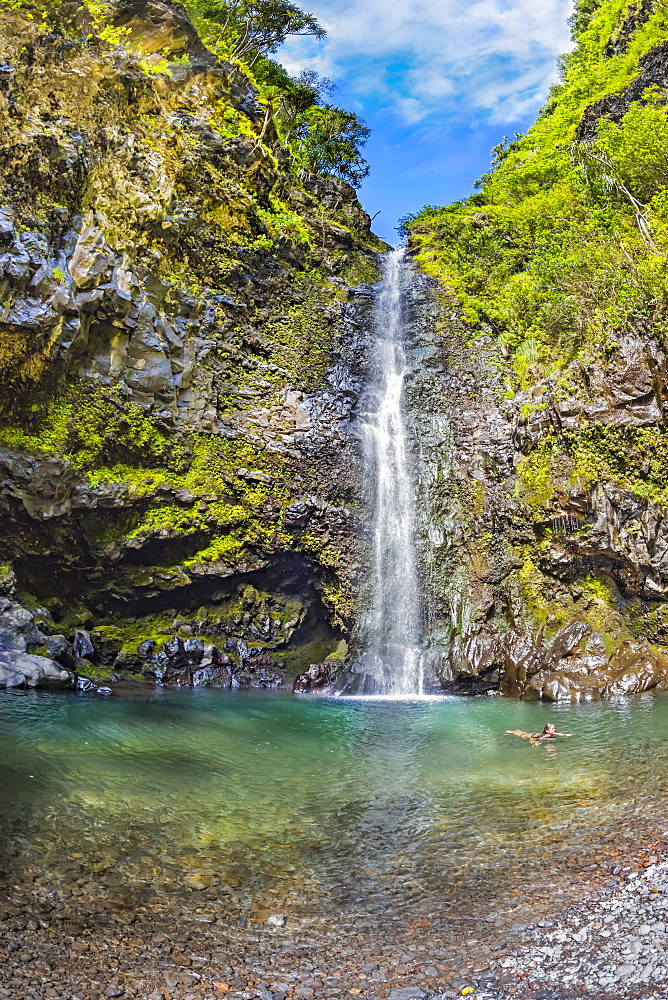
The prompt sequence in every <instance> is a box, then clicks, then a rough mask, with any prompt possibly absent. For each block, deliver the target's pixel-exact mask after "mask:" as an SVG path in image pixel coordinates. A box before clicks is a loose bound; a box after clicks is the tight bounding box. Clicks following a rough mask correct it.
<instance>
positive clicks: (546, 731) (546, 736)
mask: <svg viewBox="0 0 668 1000" xmlns="http://www.w3.org/2000/svg"><path fill="white" fill-rule="evenodd" d="M570 735H571V734H570V733H558V732H557V727H556V726H555V724H554V722H546V723H545V725H544V726H543V731H542V733H532V734H531V739H532V740H553V739H554V737H555V736H570Z"/></svg>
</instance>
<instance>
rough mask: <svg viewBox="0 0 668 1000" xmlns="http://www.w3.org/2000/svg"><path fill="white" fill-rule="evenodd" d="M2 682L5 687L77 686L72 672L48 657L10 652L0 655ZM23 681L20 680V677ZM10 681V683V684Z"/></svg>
mask: <svg viewBox="0 0 668 1000" xmlns="http://www.w3.org/2000/svg"><path fill="white" fill-rule="evenodd" d="M0 667H1V669H0V678H1V677H3V676H4V677H5V682H4V683H3V682H2V680H0V686H3V687H29V688H36V687H55V688H72V687H74V686H75V684H76V676H75V674H74V673H73V672H72V671H71V670H66V669H65V668H64V667H62V666H61V665H60V663H56V661H55V660H50V659H49V658H48V657H47V656H35V655H34V654H32V653H21V652H18V651H8V652H3V653H0ZM17 675H20V676H21V677H22V680H18V676H17ZM8 681H9V683H8Z"/></svg>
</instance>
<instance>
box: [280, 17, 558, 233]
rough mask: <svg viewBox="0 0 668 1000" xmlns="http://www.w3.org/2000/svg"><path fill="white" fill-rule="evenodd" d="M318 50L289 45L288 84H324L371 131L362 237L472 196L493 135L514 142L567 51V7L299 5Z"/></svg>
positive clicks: (285, 57) (303, 43)
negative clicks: (306, 73)
mask: <svg viewBox="0 0 668 1000" xmlns="http://www.w3.org/2000/svg"><path fill="white" fill-rule="evenodd" d="M300 6H302V7H303V8H304V9H306V10H308V11H309V12H310V13H312V14H314V15H315V16H316V17H317V18H318V20H319V21H320V23H321V24H322V25H323V26H324V27H325V28H326V29H327V32H328V37H327V39H326V40H325V41H324V42H316V41H315V40H314V39H311V38H293V39H290V40H289V41H288V43H287V44H286V45H285V46H284V47H283V48H282V49H281V51H280V53H278V54H277V56H276V58H277V59H278V60H279V61H280V62H281V63H282V64H283V65H284V66H285V67H286V69H287V70H288V71H289V72H291V73H298V72H299V71H300V70H301V69H303V68H305V67H308V68H311V69H315V70H317V71H318V72H319V73H321V74H322V75H324V76H330V77H332V78H333V79H334V80H335V82H336V84H337V88H336V90H335V91H334V92H333V94H332V96H331V100H332V102H333V103H335V104H339V105H341V106H342V107H347V108H350V109H352V110H354V111H356V112H357V113H358V114H359V115H361V116H362V117H363V118H364V119H365V120H366V122H367V124H368V125H369V126H370V127H371V129H372V136H371V139H370V140H369V143H368V145H367V147H366V150H365V155H366V158H367V159H368V160H369V162H370V164H371V174H370V176H369V178H368V179H367V180H366V181H365V182H364V184H363V186H362V188H361V200H362V203H363V205H364V207H365V208H366V210H367V211H368V212H369V213H370V214H371V215H373V214H374V213H376V212H380V214H379V215H378V217H377V218H376V219H375V221H374V226H373V228H374V230H375V232H377V233H378V234H379V235H380V236H382V237H383V238H384V239H386V240H387V241H388V242H390V243H396V242H397V233H396V229H395V227H396V225H397V221H398V220H399V219H400V218H401V217H402V216H403V215H406V214H408V213H410V212H415V211H417V210H418V209H419V208H421V206H422V205H425V204H438V205H442V204H447V203H448V202H451V201H454V200H455V199H457V198H461V197H464V196H466V195H468V194H470V193H471V191H472V190H473V183H474V181H475V180H476V178H478V177H480V175H481V174H483V173H484V172H485V170H487V169H488V167H489V162H490V150H491V148H492V146H494V145H495V144H496V143H497V142H499V140H500V139H501V138H502V137H503V136H504V135H511V136H512V135H513V133H514V132H516V131H517V132H522V131H525V130H526V128H527V127H528V126H529V125H530V124H531V122H532V121H533V120H534V118H535V115H536V111H537V110H538V108H539V107H540V106H541V104H542V103H543V101H544V100H545V96H546V94H547V91H548V89H549V87H550V84H551V83H553V82H554V80H555V79H556V61H557V57H558V56H559V55H560V54H561V53H562V52H565V51H566V50H567V49H568V48H569V47H570V41H569V32H568V25H567V23H566V19H567V18H568V16H569V14H570V12H571V8H572V3H571V0H474V2H466V0H464V2H462V0H314V2H309V0H304V2H303V3H302V4H300Z"/></svg>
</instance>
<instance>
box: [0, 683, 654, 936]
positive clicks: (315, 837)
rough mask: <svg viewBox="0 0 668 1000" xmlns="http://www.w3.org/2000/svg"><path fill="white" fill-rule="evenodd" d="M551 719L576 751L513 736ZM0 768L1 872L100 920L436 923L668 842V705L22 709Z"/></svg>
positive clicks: (220, 704)
mask: <svg viewBox="0 0 668 1000" xmlns="http://www.w3.org/2000/svg"><path fill="white" fill-rule="evenodd" d="M548 719H552V720H554V721H555V722H556V723H557V728H558V729H560V730H562V731H564V730H565V731H567V732H572V733H573V734H574V735H573V737H572V738H571V739H568V740H560V741H558V742H557V743H556V744H555V746H554V747H553V748H552V749H551V750H548V748H547V747H546V746H544V745H543V746H539V747H533V746H531V745H530V744H529V743H528V742H527V741H524V740H521V739H518V738H517V737H513V736H508V735H505V730H506V729H523V730H529V731H534V730H536V729H539V728H541V727H542V725H543V723H544V722H545V721H546V720H548ZM0 755H1V759H2V761H3V764H2V773H3V781H2V790H1V792H0V842H2V843H3V844H4V845H5V847H4V850H5V851H6V856H5V857H4V858H3V868H5V870H6V871H7V872H8V873H10V874H11V875H12V878H13V879H18V880H19V881H18V882H17V884H20V880H21V879H23V881H24V883H25V884H26V885H27V886H28V887H29V890H30V892H32V893H33V894H34V895H35V896H36V897H37V898H42V899H45V898H47V897H48V898H49V900H50V901H51V904H53V905H54V906H55V907H56V908H58V907H60V906H65V907H66V906H68V905H72V900H73V898H74V899H76V900H77V906H78V907H81V908H82V909H83V910H86V908H88V910H89V911H91V910H92V912H95V911H96V910H97V912H103V911H105V910H106V909H111V910H114V911H117V912H118V911H122V910H123V909H126V910H128V911H129V910H131V909H136V908H138V907H139V908H141V907H142V906H144V907H150V908H151V909H152V910H153V911H155V908H156V907H158V908H159V907H163V908H165V912H167V911H169V912H173V913H174V914H178V913H179V912H181V913H182V912H189V911H191V910H193V909H195V910H197V909H204V910H207V909H209V910H211V911H213V912H217V913H225V914H227V915H229V916H230V919H232V918H236V917H239V916H243V918H244V920H246V921H247V920H250V921H251V922H252V921H259V922H263V921H264V920H265V919H266V916H267V915H268V914H270V913H289V914H290V918H291V921H292V923H293V926H297V925H300V924H301V925H303V926H304V927H306V928H310V929H311V931H312V930H313V928H314V927H317V926H324V925H326V924H327V923H328V921H330V920H331V919H332V918H333V917H336V918H337V919H338V918H339V917H340V916H341V914H342V913H345V914H347V918H348V921H349V922H350V923H351V924H354V923H355V921H359V922H361V923H363V925H364V926H365V927H366V928H369V929H370V930H373V928H374V927H380V926H382V927H383V928H384V930H385V932H389V930H388V929H389V928H390V927H391V926H395V925H396V926H397V927H398V928H399V927H402V926H403V927H405V926H407V925H409V924H411V922H412V924H415V921H422V920H425V921H426V922H427V923H431V924H434V925H435V926H437V925H438V924H439V922H440V921H443V920H447V919H449V917H450V916H452V915H453V914H473V915H475V914H477V913H481V914H487V915H489V914H492V915H494V914H495V913H496V912H502V911H503V912H508V911H509V909H512V907H513V906H514V905H515V904H516V903H517V902H518V899H519V896H518V894H519V893H521V892H522V891H524V890H525V889H530V890H531V891H533V892H535V891H536V887H538V889H540V888H541V887H543V888H545V889H546V890H547V892H548V894H551V893H553V892H557V891H558V889H559V886H560V885H561V884H562V882H563V883H565V881H566V880H569V879H572V876H573V874H574V872H575V871H576V870H577V871H579V870H580V869H581V868H582V867H583V866H586V864H587V863H588V862H589V861H591V860H592V859H593V860H600V858H601V856H602V855H606V854H609V853H610V852H611V851H612V850H613V849H616V848H618V847H623V846H624V845H625V844H626V843H629V844H632V843H633V842H634V841H635V839H636V837H637V832H638V828H639V827H643V828H644V827H647V829H648V830H649V829H650V828H653V827H656V826H657V824H658V825H659V826H658V829H659V832H661V831H663V829H666V828H668V813H667V811H666V806H665V804H664V803H665V801H666V799H665V793H666V787H667V785H668V779H667V778H665V777H664V775H668V698H666V697H665V696H656V697H650V696H643V697H641V698H638V699H635V700H630V701H623V702H620V703H619V704H611V703H606V704H604V703H598V704H590V705H578V706H572V707H571V706H569V707H564V708H559V709H555V708H549V707H546V706H544V705H543V706H541V705H536V704H525V703H518V702H512V701H507V700H504V699H500V698H499V699H497V698H487V699H473V700H470V699H455V698H445V699H439V700H422V701H410V702H401V701H395V700H386V701H382V700H376V699H326V698H293V697H292V696H288V695H282V694H278V695H277V694H258V695H256V696H253V695H249V694H247V693H244V694H238V695H234V694H221V693H219V692H206V691H198V692H191V691H164V690H155V691H150V692H147V691H143V692H141V693H136V694H134V695H133V696H132V697H128V698H124V697H121V696H119V695H116V696H114V697H113V698H111V699H107V700H103V699H98V700H95V699H90V700H86V699H78V698H76V697H67V696H62V695H51V694H46V693H45V694H37V693H27V694H21V693H15V694H7V695H3V696H2V697H0ZM661 824H663V825H661ZM657 836H658V834H657Z"/></svg>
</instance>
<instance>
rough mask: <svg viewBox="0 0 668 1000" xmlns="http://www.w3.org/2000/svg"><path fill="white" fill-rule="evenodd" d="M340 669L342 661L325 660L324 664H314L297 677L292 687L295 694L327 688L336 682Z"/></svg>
mask: <svg viewBox="0 0 668 1000" xmlns="http://www.w3.org/2000/svg"><path fill="white" fill-rule="evenodd" d="M340 667H341V661H340V660H325V661H324V662H323V663H312V664H311V665H310V666H309V668H308V670H305V671H304V673H303V674H300V675H299V676H298V677H295V680H294V683H293V685H292V691H293V693H294V694H303V693H305V692H307V691H315V690H320V689H322V688H324V687H327V685H328V684H331V683H332V681H333V680H334V677H335V676H336V674H337V673H338V669H339V668H340Z"/></svg>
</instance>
